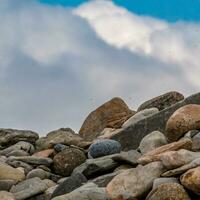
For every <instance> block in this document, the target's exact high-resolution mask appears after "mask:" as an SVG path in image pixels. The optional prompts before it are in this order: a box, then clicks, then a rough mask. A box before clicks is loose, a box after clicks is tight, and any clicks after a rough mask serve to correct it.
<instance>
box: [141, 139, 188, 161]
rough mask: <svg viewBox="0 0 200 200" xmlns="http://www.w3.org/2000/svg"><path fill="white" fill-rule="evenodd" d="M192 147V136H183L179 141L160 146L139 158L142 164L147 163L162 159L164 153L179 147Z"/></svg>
mask: <svg viewBox="0 0 200 200" xmlns="http://www.w3.org/2000/svg"><path fill="white" fill-rule="evenodd" d="M191 148H192V141H191V139H190V138H183V139H181V140H179V141H177V142H173V143H170V144H166V145H164V146H161V147H158V148H156V149H154V150H152V151H150V152H148V153H146V154H144V155H143V156H141V157H140V158H139V159H138V163H140V164H147V163H150V162H153V161H158V160H160V157H161V156H162V154H163V153H165V152H168V151H177V150H179V149H188V150H190V149H191Z"/></svg>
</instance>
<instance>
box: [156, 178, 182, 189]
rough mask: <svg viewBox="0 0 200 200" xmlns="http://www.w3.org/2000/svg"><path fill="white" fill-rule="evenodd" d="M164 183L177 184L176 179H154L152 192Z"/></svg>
mask: <svg viewBox="0 0 200 200" xmlns="http://www.w3.org/2000/svg"><path fill="white" fill-rule="evenodd" d="M165 183H179V181H178V180H177V178H174V177H172V178H156V179H155V180H154V182H153V190H154V189H156V188H157V187H158V186H159V185H161V184H165Z"/></svg>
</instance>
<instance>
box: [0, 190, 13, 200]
mask: <svg viewBox="0 0 200 200" xmlns="http://www.w3.org/2000/svg"><path fill="white" fill-rule="evenodd" d="M0 199H1V200H15V197H14V195H13V194H12V193H10V192H6V191H0Z"/></svg>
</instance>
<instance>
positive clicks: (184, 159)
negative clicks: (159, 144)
mask: <svg viewBox="0 0 200 200" xmlns="http://www.w3.org/2000/svg"><path fill="white" fill-rule="evenodd" d="M196 158H200V152H192V151H188V150H185V149H181V150H179V151H169V152H166V153H164V154H162V155H161V156H160V160H161V161H162V163H163V165H164V166H165V167H166V168H167V169H174V168H177V167H180V166H183V165H185V164H187V163H189V162H191V161H193V160H195V159H196Z"/></svg>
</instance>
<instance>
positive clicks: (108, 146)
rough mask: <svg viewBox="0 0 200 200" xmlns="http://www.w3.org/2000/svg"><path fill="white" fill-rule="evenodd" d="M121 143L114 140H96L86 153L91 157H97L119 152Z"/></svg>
mask: <svg viewBox="0 0 200 200" xmlns="http://www.w3.org/2000/svg"><path fill="white" fill-rule="evenodd" d="M120 151H121V144H120V143H119V142H117V141H115V140H109V139H105V140H98V141H96V142H95V143H93V144H92V145H91V146H90V147H89V150H88V154H89V155H90V156H91V157H92V158H98V157H102V156H107V155H111V154H115V153H120Z"/></svg>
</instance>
